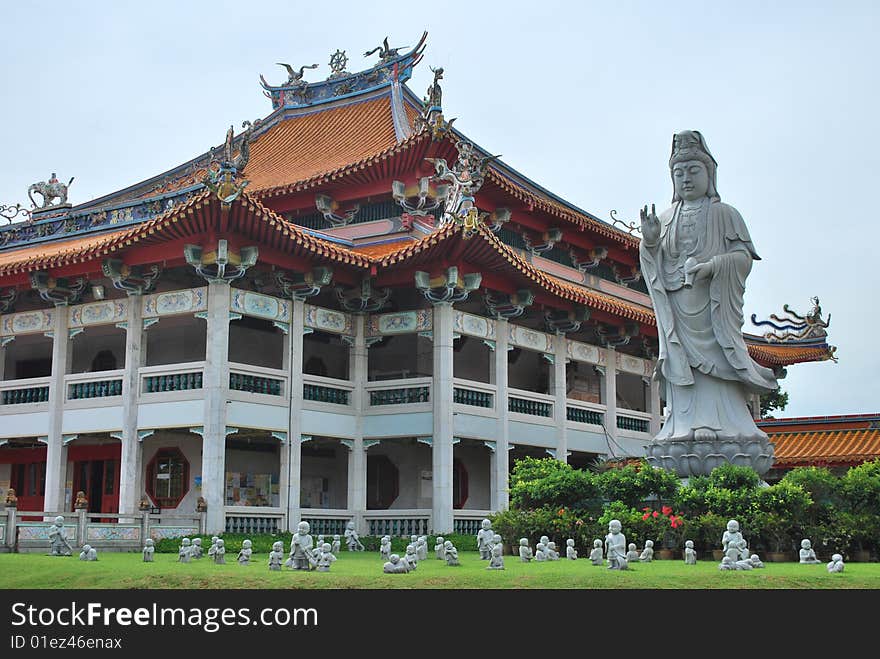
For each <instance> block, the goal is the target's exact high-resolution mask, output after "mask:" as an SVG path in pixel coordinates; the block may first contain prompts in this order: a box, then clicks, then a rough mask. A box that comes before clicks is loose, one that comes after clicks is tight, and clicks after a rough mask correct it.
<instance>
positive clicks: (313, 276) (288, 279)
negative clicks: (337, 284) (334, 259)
mask: <svg viewBox="0 0 880 659" xmlns="http://www.w3.org/2000/svg"><path fill="white" fill-rule="evenodd" d="M332 279H333V270H331V269H330V268H327V267H324V266H318V267H316V268H312V269H311V270H310V271H309V272H294V273H291V274H290V275H288V274H286V273H285V272H282V271H280V270H276V271H275V283H276V284H278V288H280V289H281V291H282V293H283V294H284V297H287V298H291V299H293V300H298V301H300V302H303V301H305V300H307V299H308V298H310V297H313V296H315V295H317V294H318V293H320V292H321V289H322V288H323V287H324V286H327V285H329V284H330V281H331V280H332Z"/></svg>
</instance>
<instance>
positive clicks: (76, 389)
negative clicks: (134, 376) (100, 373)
mask: <svg viewBox="0 0 880 659" xmlns="http://www.w3.org/2000/svg"><path fill="white" fill-rule="evenodd" d="M121 395H122V380H100V381H98V382H74V383H72V384H71V385H69V387H68V389H67V398H68V400H79V399H81V398H106V397H107V396H121Z"/></svg>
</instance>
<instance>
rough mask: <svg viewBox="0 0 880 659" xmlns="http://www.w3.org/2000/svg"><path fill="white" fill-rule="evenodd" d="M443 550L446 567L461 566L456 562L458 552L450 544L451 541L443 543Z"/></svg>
mask: <svg viewBox="0 0 880 659" xmlns="http://www.w3.org/2000/svg"><path fill="white" fill-rule="evenodd" d="M443 549H445V550H446V565H448V566H449V565H452V566H456V565H461V563H459V562H458V550H457V549H456V548H455V546H454V545H453V544H452V540H447V541H446V542H444V543H443ZM490 561H491V558H490Z"/></svg>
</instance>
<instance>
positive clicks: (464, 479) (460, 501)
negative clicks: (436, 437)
mask: <svg viewBox="0 0 880 659" xmlns="http://www.w3.org/2000/svg"><path fill="white" fill-rule="evenodd" d="M467 500H468V472H467V469H466V468H465V466H464V464H463V463H462V461H461V460H459V459H458V458H455V459H454V460H453V461H452V507H453V508H455V509H456V510H460V509H462V508H464V504H465V503H466V502H467Z"/></svg>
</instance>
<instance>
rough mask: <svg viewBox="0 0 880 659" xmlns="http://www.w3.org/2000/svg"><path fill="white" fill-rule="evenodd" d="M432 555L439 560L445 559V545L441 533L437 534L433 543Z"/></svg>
mask: <svg viewBox="0 0 880 659" xmlns="http://www.w3.org/2000/svg"><path fill="white" fill-rule="evenodd" d="M434 555H435V556H436V557H437V558H438V559H439V560H441V561H445V560H446V545H445V541H444V540H443V536H442V535H438V536H437V540H436V541H435V544H434Z"/></svg>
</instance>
